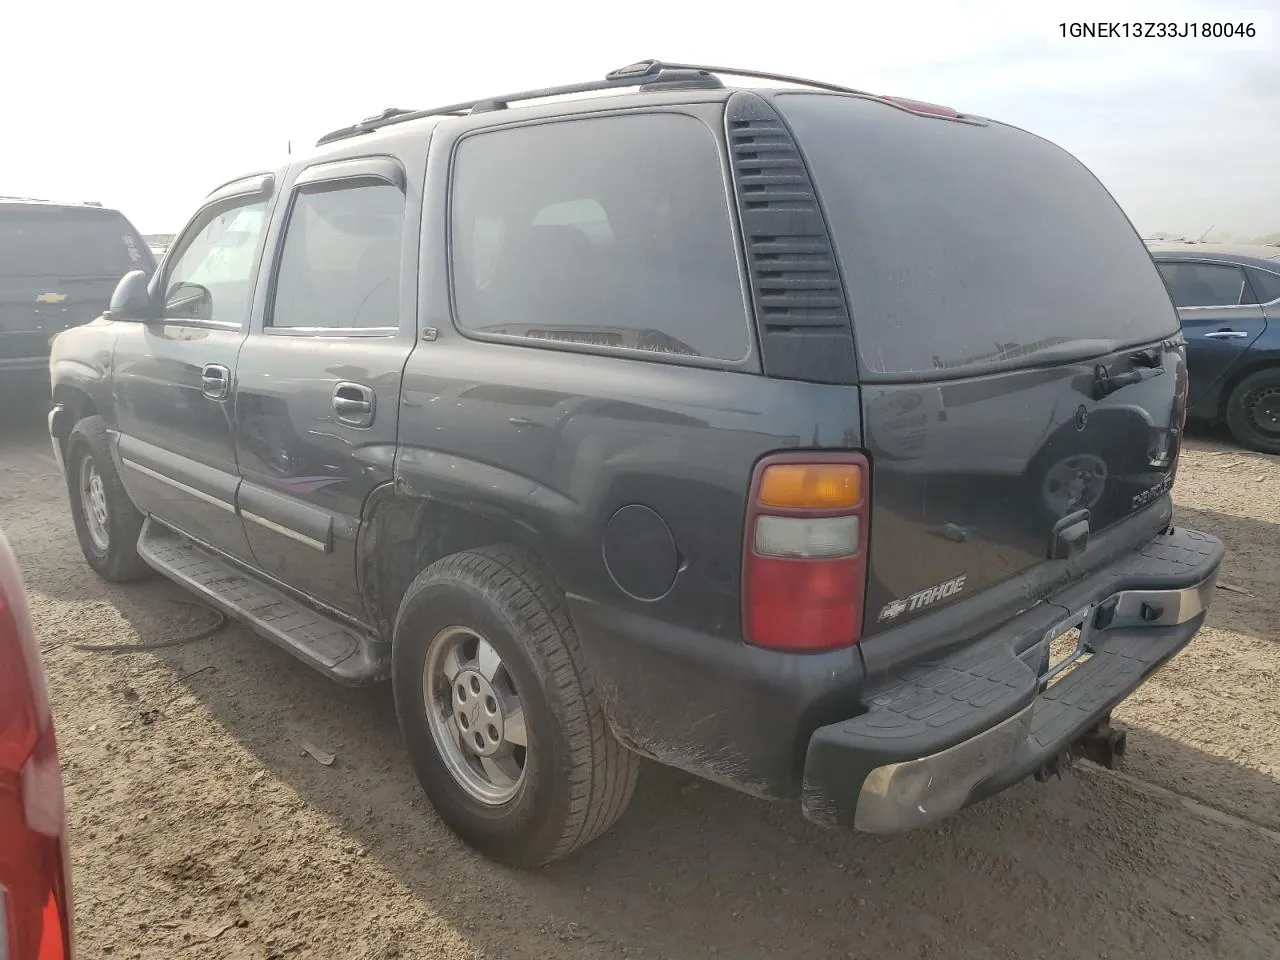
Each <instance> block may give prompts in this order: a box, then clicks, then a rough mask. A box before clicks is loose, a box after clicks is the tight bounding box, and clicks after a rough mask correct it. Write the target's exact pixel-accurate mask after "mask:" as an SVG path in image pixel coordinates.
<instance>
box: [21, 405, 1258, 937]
mask: <svg viewBox="0 0 1280 960" xmlns="http://www.w3.org/2000/svg"><path fill="white" fill-rule="evenodd" d="M6 421H7V422H5V423H0V527H3V528H4V530H5V531H6V533H7V535H8V537H9V539H10V541H11V542H12V544H13V547H14V549H15V550H16V551H17V553H18V556H19V559H20V561H21V563H22V565H23V568H24V570H25V572H26V577H27V583H28V587H29V589H30V592H31V594H32V606H33V612H34V615H35V618H36V625H37V629H38V630H39V633H40V637H41V643H42V647H43V650H44V656H45V658H46V663H47V667H48V672H49V677H50V683H51V687H52V696H53V701H54V708H55V711H56V715H57V720H58V724H59V734H60V739H61V743H62V756H63V761H64V771H65V777H66V782H67V792H68V799H69V804H70V819H71V827H72V835H71V846H72V856H73V859H74V864H75V883H76V894H77V901H78V905H77V911H78V917H77V919H78V926H79V937H80V943H81V956H82V957H86V958H91V960H92V958H99V957H111V958H126V957H127V958H172V957H175V956H184V957H192V958H203V957H230V958H239V957H253V958H269V957H281V958H283V957H316V958H326V960H335V958H365V957H374V958H389V957H403V958H409V957H427V958H445V957H448V958H463V957H486V958H494V960H516V958H545V957H565V958H588V957H590V958H616V957H626V958H638V957H673V958H674V957H705V956H711V955H720V956H727V957H748V956H786V957H804V958H820V957H928V958H965V960H977V958H997V957H1000V958H1004V957H1007V958H1018V960H1029V958H1035V957H1053V958H1055V960H1069V958H1089V960H1096V958H1104V957H1106V958H1113V960H1118V958H1127V957H1135V958H1136V957H1161V958H1164V960H1177V958H1184V957H1187V958H1189V957H1223V958H1232V960H1246V958H1253V957H1270V958H1275V957H1280V784H1278V781H1280V742H1278V739H1280V738H1278V736H1277V731H1278V730H1280V722H1278V721H1280V599H1277V589H1276V588H1277V585H1280V461H1278V460H1277V459H1275V458H1269V457H1264V456H1259V455H1255V454H1249V453H1244V452H1242V451H1240V450H1239V449H1238V448H1235V447H1233V446H1231V445H1230V444H1229V443H1226V442H1223V441H1221V440H1218V439H1216V438H1214V437H1201V438H1198V439H1195V440H1193V441H1192V442H1191V443H1190V446H1189V449H1188V450H1187V451H1186V453H1185V455H1184V466H1183V469H1182V473H1181V478H1180V479H1179V481H1178V484H1177V489H1176V492H1175V493H1176V497H1177V501H1178V504H1179V507H1178V513H1179V518H1180V522H1182V523H1185V524H1187V525H1188V526H1194V527H1198V528H1200V529H1204V530H1209V531H1212V532H1213V533H1216V534H1218V535H1219V536H1221V537H1222V538H1223V539H1224V540H1226V542H1227V543H1228V545H1229V547H1230V554H1229V555H1228V558H1227V561H1226V565H1225V567H1224V570H1223V573H1222V580H1223V581H1224V582H1225V583H1228V584H1230V585H1232V586H1235V587H1238V588H1240V589H1241V590H1244V591H1247V592H1246V593H1235V592H1230V591H1227V590H1219V591H1218V592H1217V597H1216V604H1215V607H1214V609H1213V613H1212V616H1211V618H1210V621H1209V626H1208V628H1206V629H1205V630H1204V631H1203V632H1202V633H1201V634H1200V636H1199V638H1198V639H1197V640H1196V641H1195V643H1194V644H1193V645H1192V646H1191V647H1190V648H1189V649H1188V650H1187V651H1186V652H1185V653H1184V654H1183V655H1182V656H1181V657H1179V658H1178V659H1177V660H1176V661H1175V662H1174V663H1173V664H1172V665H1171V666H1170V667H1169V668H1168V669H1166V670H1165V671H1163V672H1162V673H1160V674H1159V675H1157V676H1156V677H1155V678H1154V679H1153V680H1152V681H1151V682H1150V683H1148V684H1147V686H1146V687H1144V688H1143V689H1142V690H1141V691H1140V693H1139V694H1138V695H1137V696H1136V697H1134V698H1133V699H1132V700H1131V701H1130V702H1129V703H1128V704H1127V705H1126V706H1125V707H1124V709H1123V711H1122V717H1121V719H1123V720H1124V721H1125V722H1127V723H1128V724H1130V726H1131V734H1130V738H1129V756H1128V757H1127V758H1126V767H1125V771H1124V772H1123V773H1109V772H1106V771H1103V770H1100V769H1099V768H1096V767H1091V766H1089V765H1088V764H1080V765H1078V766H1076V767H1075V768H1073V769H1072V770H1070V771H1068V772H1067V774H1066V775H1065V777H1064V778H1063V779H1062V780H1061V781H1054V782H1051V783H1050V784H1048V785H1039V784H1036V783H1028V784H1023V785H1021V786H1019V787H1017V788H1015V789H1014V790H1012V791H1010V792H1008V793H1007V794H1005V795H1003V796H1001V797H998V798H996V799H995V800H993V801H991V802H988V803H986V804H983V805H980V806H979V807H977V808H975V809H971V810H969V811H966V812H965V813H963V814H962V815H960V816H959V817H957V818H955V819H954V820H952V821H951V822H950V823H948V824H947V825H945V826H943V827H942V828H940V829H937V830H934V831H932V832H924V833H916V834H911V835H905V836H899V837H893V838H888V839H884V838H875V837H868V836H861V835H856V834H853V833H844V832H826V831H823V830H819V829H817V828H815V827H812V826H810V825H809V824H808V823H806V821H804V820H803V818H802V817H801V816H800V814H799V812H798V810H796V809H792V808H790V807H787V806H775V805H769V804H765V803H763V802H760V801H756V800H752V799H749V798H747V797H744V796H739V795H737V794H734V793H732V792H730V791H727V790H724V789H720V788H717V787H714V786H711V785H709V784H704V783H701V782H696V781H693V780H691V779H689V778H687V777H684V776H683V775H680V774H676V773H674V772H672V771H669V770H665V769H661V768H659V767H656V766H652V765H647V766H646V767H645V769H644V770H643V771H642V774H641V784H640V787H639V790H638V791H637V795H636V798H635V802H634V803H633V804H632V806H631V809H630V811H629V812H628V813H627V815H626V816H625V817H624V818H623V820H622V822H621V823H620V824H619V825H618V827H617V828H616V829H615V830H614V831H613V832H612V833H610V834H609V835H608V836H606V837H605V838H603V839H602V840H601V841H599V842H597V843H596V844H594V845H593V846H591V847H590V848H588V849H587V850H585V851H583V852H582V853H580V854H579V855H577V856H575V857H574V858H572V859H571V860H569V861H568V862H564V863H561V864H558V865H556V866H554V867H552V868H549V869H547V870H545V871H542V872H540V873H537V874H525V875H522V874H518V873H514V872H512V871H508V870H505V869H502V868H499V867H496V866H493V865H492V864H490V863H488V862H487V861H484V860H482V859H480V858H478V857H477V856H475V855H474V854H472V853H470V852H469V851H468V850H466V849H465V848H463V847H462V846H461V845H460V844H459V843H458V842H457V841H455V840H454V839H453V838H452V836H451V835H450V834H449V833H448V832H447V831H446V830H445V829H444V827H443V826H442V825H441V823H440V821H439V820H438V819H437V818H436V816H435V814H434V813H433V812H432V810H431V807H430V805H429V804H428V803H427V802H426V801H425V799H424V797H423V795H422V793H421V792H420V790H419V788H418V786H417V784H416V782H415V781H414V779H413V776H412V774H411V773H410V771H409V767H408V764H407V762H406V760H405V758H404V756H403V754H402V752H401V748H400V744H399V742H398V737H397V733H396V728H395V722H394V717H393V714H392V709H391V704H390V697H389V693H388V691H387V690H385V689H375V690H364V691H351V690H345V689H341V688H339V687H337V686H335V685H333V684H331V683H330V682H329V681H327V680H325V679H324V678H322V677H321V676H319V675H318V674H315V673H313V672H311V670H309V669H308V668H307V667H305V666H303V665H302V664H300V663H298V662H296V661H294V660H292V659H291V658H289V657H288V656H287V655H286V654H284V653H282V652H280V651H279V650H277V649H275V648H274V647H272V646H270V645H268V644H267V643H265V642H262V641H259V640H257V639H255V638H254V637H253V636H251V635H250V634H248V633H247V632H246V631H244V630H242V629H240V628H238V627H228V628H227V629H225V630H223V631H222V632H220V633H219V634H217V635H216V636H215V637H213V638H211V639H209V640H204V641H200V642H198V643H194V644H191V645H189V646H184V647H177V648H173V649H169V650H164V651H160V652H159V653H158V654H156V655H145V656H127V657H120V656H110V655H100V654H89V653H81V652H78V651H75V650H72V649H71V648H70V647H69V646H68V643H69V642H76V641H87V642H136V641H147V640H156V639H161V638H165V637H169V636H174V635H176V634H177V633H178V632H179V631H190V630H194V629H198V628H199V627H200V626H202V625H203V621H202V620H201V617H202V614H200V613H199V611H192V610H191V609H189V608H186V607H181V606H177V605H175V604H173V603H172V602H171V600H172V599H174V598H181V597H182V594H181V592H180V591H179V590H178V589H177V588H176V587H173V586H172V585H169V584H167V583H165V582H163V581H160V580H151V581H147V582H144V583H142V584H139V585H134V586H129V587H112V586H108V585H105V584H103V583H102V582H101V581H99V580H98V579H97V578H96V577H95V576H94V575H93V574H92V573H91V572H90V571H89V569H88V567H87V566H86V565H85V564H84V562H83V561H82V559H81V557H80V553H79V550H78V548H77V545H76V541H75V538H74V535H73V533H72V528H71V522H70V520H69V517H68V513H67V508H66V498H65V493H64V490H63V488H62V485H61V481H60V480H59V478H58V476H57V474H56V471H55V467H54V463H53V459H52V457H51V455H50V454H49V452H48V443H47V440H46V439H45V437H44V435H43V432H42V426H43V425H42V423H41V418H40V415H39V413H38V412H34V413H30V414H22V415H18V414H15V412H14V411H12V410H10V411H7V414H6ZM303 741H309V742H311V743H313V744H315V745H317V746H319V747H321V748H323V749H324V750H328V751H331V752H333V753H336V754H337V762H336V763H335V764H334V765H333V766H331V767H326V766H321V765H320V764H319V763H317V762H316V761H315V760H314V759H312V758H311V757H310V756H308V755H306V754H305V753H304V752H303V751H302V749H301V746H300V744H301V743H302V742H303Z"/></svg>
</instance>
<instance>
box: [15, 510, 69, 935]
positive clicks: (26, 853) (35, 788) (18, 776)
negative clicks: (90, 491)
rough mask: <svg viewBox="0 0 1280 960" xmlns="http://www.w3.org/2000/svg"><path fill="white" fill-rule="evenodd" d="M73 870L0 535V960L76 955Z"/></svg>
mask: <svg viewBox="0 0 1280 960" xmlns="http://www.w3.org/2000/svg"><path fill="white" fill-rule="evenodd" d="M70 868H71V864H70V861H69V860H68V858H67V820H66V809H65V807H64V805H63V794H62V771H61V769H60V768H59V766H58V747H57V743H56V741H55V739H54V735H53V717H52V715H51V713H50V711H49V698H48V695H47V694H46V691H45V684H44V669H43V667H42V666H41V664H40V649H39V647H38V646H37V645H36V637H35V631H34V630H33V629H32V626H31V617H30V615H29V614H28V612H27V600H26V592H25V590H24V589H23V586H22V575H21V574H20V573H19V572H18V564H17V561H16V560H15V559H14V556H13V552H12V551H11V550H10V549H9V544H8V541H6V540H5V538H4V534H3V533H0V960H70V958H71V957H72V956H73V955H74V950H73V945H72V918H71V907H72V902H71V869H70Z"/></svg>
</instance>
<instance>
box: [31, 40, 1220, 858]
mask: <svg viewBox="0 0 1280 960" xmlns="http://www.w3.org/2000/svg"><path fill="white" fill-rule="evenodd" d="M728 75H738V76H743V75H745V76H750V77H755V78H760V77H761V76H763V77H764V78H765V79H770V77H769V75H760V74H755V73H751V72H749V71H731V70H722V69H718V68H702V67H692V66H688V65H671V64H661V63H657V62H645V63H641V64H636V65H634V66H632V67H628V68H624V69H622V70H620V71H616V72H615V73H613V74H611V75H610V76H609V77H608V78H607V79H605V80H603V81H598V82H591V83H583V84H576V85H572V86H567V87H560V88H554V89H551V90H534V91H527V92H525V93H520V94H511V95H506V96H500V97H495V98H490V99H487V100H479V101H474V102H467V103H459V104H451V105H448V106H444V107H440V108H438V109H434V110H421V111H403V110H389V111H387V112H386V113H384V114H382V115H380V116H378V117H375V118H372V119H370V120H367V121H364V122H362V123H359V124H356V125H354V126H352V127H348V128H344V129H342V130H339V131H336V132H334V133H333V134H330V135H329V136H326V137H325V138H324V139H323V140H322V141H321V143H320V145H319V149H318V150H317V151H316V152H315V153H314V154H313V155H311V156H309V157H307V158H305V159H298V160H295V161H293V162H292V163H291V164H290V165H289V166H287V167H284V168H281V169H278V170H275V171H265V172H262V173H259V174H256V175H253V176H248V177H243V178H241V179H238V180H234V181H231V182H229V183H227V184H225V185H223V186H222V187H219V188H218V189H217V190H215V191H214V192H213V193H212V194H211V195H210V196H209V198H208V199H207V201H206V203H205V205H204V206H203V207H202V208H201V210H200V211H199V212H197V213H196V215H195V217H194V218H193V219H192V220H191V222H190V223H189V224H188V225H187V227H186V228H185V229H184V230H183V231H182V233H181V234H180V235H179V236H178V237H177V239H176V240H175V241H174V244H173V246H172V247H171V248H170V250H169V252H168V254H167V257H166V259H165V263H164V265H163V267H162V269H161V271H160V272H159V273H158V275H157V276H156V277H154V278H153V279H152V280H150V281H149V282H148V280H147V278H146V277H145V276H144V275H142V274H141V273H138V274H135V275H132V276H130V277H126V278H125V279H124V280H123V281H122V282H121V283H120V286H119V287H118V288H117V290H116V293H115V296H114V299H113V300H112V303H111V309H110V311H109V313H108V314H107V315H105V316H104V317H102V318H101V319H100V320H97V321H95V322H94V323H92V324H89V325H88V326H85V327H82V328H79V329H76V330H73V331H70V332H68V333H65V334H63V335H62V336H60V337H59V338H58V340H57V341H56V343H55V346H54V355H53V359H52V378H53V384H54V392H55V407H54V409H53V411H52V414H51V416H50V429H51V433H52V435H53V440H54V446H55V448H56V451H57V453H58V455H59V456H60V457H63V458H64V459H65V464H66V474H67V478H68V491H69V494H70V498H71V505H72V510H73V516H74V518H75V523H76V528H77V531H78V533H79V536H80V541H81V544H82V546H83V548H84V553H85V556H86V558H87V559H88V562H89V563H90V564H91V565H92V566H93V567H94V568H95V569H96V570H98V571H99V572H100V573H101V574H102V575H103V576H106V577H108V578H111V579H126V578H131V577H136V576H140V575H142V574H144V573H146V572H148V571H149V570H152V569H154V570H158V571H160V572H161V573H162V574H164V575H165V576H167V577H170V578H171V579H173V580H175V581H177V582H178V583H180V584H182V585H183V586H185V587H187V588H189V589H190V590H191V591H193V592H194V593H196V594H197V595H199V596H201V597H203V598H204V599H205V600H207V601H208V602H209V603H210V604H213V605H215V606H217V607H219V608H220V609H222V610H224V611H226V612H228V613H230V614H232V615H234V616H236V617H239V618H240V619H242V620H243V621H244V622H246V623H248V624H250V625H251V626H252V627H253V628H254V629H255V630H257V631H258V632H259V633H261V634H262V635H263V636H264V637H266V638H268V639H270V640H272V641H274V642H275V643H278V644H280V645H281V646H283V647H285V648H286V649H288V650H290V651H291V652H293V653H295V654H296V655H297V656H298V657H300V658H301V659H302V660H304V661H306V662H307V663H309V664H311V665H312V666H313V667H315V668H317V669H318V670H321V671H323V672H324V673H326V674H328V675H330V676H332V677H333V678H335V679H336V680H339V681H342V682H346V683H369V682H374V681H380V680H384V679H387V678H389V679H390V680H391V686H392V689H393V691H394V696H395V701H396V706H397V710H398V713H399V717H400V723H401V727H402V730H403V734H404V738H405V740H406V741H407V744H408V748H409V753H410V755H411V757H412V759H413V763H414V765H415V767H416V770H417V772H418V775H419V777H420V779H421V781H422V783H423V786H424V787H425V789H426V791H427V793H428V794H429V795H430V797H431V800H432V802H433V803H434V804H435V806H436V808H437V809H438V811H439V812H440V815H441V816H442V817H443V818H444V819H445V820H446V821H447V822H448V823H449V824H450V825H451V826H452V827H453V828H454V829H455V830H457V832H458V833H459V834H461V835H462V836H463V837H464V838H465V839H466V840H467V841H469V842H470V843H472V844H474V845H475V846H476V847H478V848H480V849H481V850H483V851H485V852H486V853H487V854H489V855H491V856H493V857H496V858H499V859H501V860H504V861H507V862H511V863H516V864H524V865H530V864H539V863H544V862H547V861H549V860H552V859H554V858H556V857H559V856H562V855H564V854H566V853H568V852H569V851H571V850H573V849H574V848H576V847H578V846H580V845H581V844H583V843H586V842H588V841H589V840H591V839H592V838H593V837H595V836H597V835H599V834H600V833H602V832H603V831H604V830H606V829H607V828H608V827H609V826H610V824H612V823H613V822H614V821H615V820H616V819H617V818H618V816H619V815H621V813H622V811H623V809H624V808H625V807H626V804H627V801H628V799H629V798H630V796H631V792H632V789H633V786H634V784H635V778H636V771H637V763H638V757H640V756H645V757H650V758H653V759H655V760H657V761H659V762H662V763H666V764H670V765H673V766H676V767H680V768H683V769H685V770H687V771H691V772H693V773H695V774H697V775H699V776H702V777H706V778H708V779H711V780H714V781H716V782H719V783H723V784H727V785H729V786H731V787H734V788H736V789H739V790H743V791H746V792H748V793H751V794H754V795H756V796H759V797H768V798H775V799H784V800H790V801H792V802H798V803H800V804H801V805H802V807H803V809H804V811H805V814H806V815H807V816H808V817H809V818H811V819H812V820H815V821H817V822H819V823H823V824H831V825H837V824H839V825H849V826H854V827H857V828H859V829H863V830H870V831H892V830H901V829H905V828H909V827H915V826H921V825H925V824H929V823H932V822H934V821H935V820H937V819H938V818H940V817H943V816H945V815H946V814H949V813H951V812H954V811H956V810H958V809H959V808H961V807H963V806H965V805H967V804H970V803H973V802H975V801H977V800H980V799H982V798H983V797H986V796H989V795H990V794H992V793H994V792H996V791H998V790H1000V789H1002V788H1004V787H1006V786H1008V785H1009V784H1012V783H1014V782H1015V781H1017V780H1020V779H1022V778H1023V777H1026V776H1028V775H1031V774H1040V775H1043V774H1045V773H1048V772H1052V771H1055V770H1057V769H1058V768H1059V767H1060V765H1061V764H1062V763H1063V762H1065V761H1066V760H1067V759H1068V758H1070V757H1071V756H1073V755H1081V754H1082V755H1084V756H1087V757H1090V758H1093V759H1096V760H1100V761H1103V762H1108V763H1109V762H1111V761H1112V760H1113V759H1114V757H1115V755H1116V754H1118V753H1120V752H1122V751H1123V748H1124V743H1125V741H1124V733H1123V731H1122V730H1120V729H1119V728H1116V727H1113V726H1112V725H1111V724H1110V722H1109V721H1110V714H1111V710H1112V708H1113V707H1114V706H1115V705H1116V704H1117V703H1119V702H1120V701H1121V700H1123V699H1124V698H1125V697H1126V696H1128V695H1129V694H1130V693H1131V692H1132V691H1133V690H1134V689H1135V688H1136V687H1137V686H1138V685H1139V684H1141V683H1142V681H1143V680H1144V679H1145V678H1146V677H1147V676H1148V675H1150V674H1151V673H1152V672H1153V671H1154V670H1155V669H1157V668H1158V667H1159V666H1160V665H1161V664H1163V663H1164V662H1166V661H1167V660H1168V659H1169V658H1170V657H1172V656H1173V655H1174V654H1176V653H1177V652H1178V651H1179V650H1180V649H1182V647H1183V646H1185V645H1186V644H1187V643H1188V642H1189V641H1190V640H1191V638H1192V636H1193V635H1194V634H1195V632H1196V631H1197V630H1198V629H1199V628H1200V626H1201V624H1202V623H1203V622H1204V618H1205V615H1206V611H1207V608H1208V605H1209V601H1210V599H1211V596H1212V592H1213V585H1214V580H1215V577H1216V575H1217V570H1218V565H1219V563H1220V560H1221V558H1222V546H1221V544H1220V543H1219V542H1218V541H1216V540H1215V539H1213V538H1212V537H1208V536H1205V535H1203V534H1200V533H1196V532H1194V531H1190V530H1183V529H1174V528H1173V527H1172V526H1171V519H1170V518H1171V515H1172V507H1171V502H1170V489H1171V487H1172V486H1173V482H1174V474H1175V469H1176V466H1177V460H1178V453H1179V447H1180V443H1181V435H1182V425H1183V418H1184V413H1185V408H1186V385H1187V376H1186V364H1185V355H1184V347H1183V342H1182V339H1181V336H1180V334H1179V331H1178V320H1177V316H1176V315H1175V312H1174V309H1173V306H1172V304H1171V303H1170V300H1169V296H1168V294H1167V293H1166V291H1165V288H1164V286H1163V284H1162V283H1161V280H1160V276H1159V274H1158V273H1157V271H1156V269H1155V267H1154V266H1153V264H1152V262H1151V258H1150V256H1149V255H1148V254H1147V251H1146V249H1145V248H1144V246H1143V244H1142V242H1141V240H1140V239H1139V238H1138V237H1137V235H1136V234H1135V233H1134V231H1133V229H1132V227H1131V225H1130V224H1129V222H1128V220H1127V219H1126V218H1125V216H1124V215H1123V214H1122V213H1121V211H1120V210H1119V208H1118V207H1117V206H1116V204H1115V203H1114V202H1113V201H1112V199H1111V197H1110V196H1109V195H1108V194H1107V192H1106V190H1105V189H1103V187H1102V186H1101V185H1100V184H1099V183H1098V182H1097V180H1095V179H1094V177H1093V176H1092V175H1091V174H1090V173H1089V172H1088V171H1087V170H1086V169H1085V168H1084V167H1082V166H1081V165H1080V164H1079V163H1078V162H1077V161H1076V160H1074V159H1073V158H1072V157H1071V156H1069V155H1068V154H1066V153H1064V152H1063V151H1062V150H1060V149H1058V148H1057V147H1054V146H1053V145H1051V144H1049V143H1046V142H1045V141H1043V140H1041V139H1039V138H1037V137H1035V136H1032V135H1030V134H1028V133H1025V132H1023V131H1021V130H1017V129H1014V128H1012V127H1008V126H1005V125H1002V124H999V123H995V122H993V121H990V120H986V119H983V118H980V117H974V116H967V115H964V114H960V113H958V112H956V111H954V110H950V109H947V108H944V107H937V106H933V105H930V104H922V103H917V102H914V101H909V100H901V99H895V98H890V97H881V96H872V95H869V94H865V93H861V92H858V91H854V90H848V89H845V88H842V87H837V86H834V85H830V84H821V83H814V82H809V81H793V80H791V78H784V77H772V78H771V79H772V80H775V81H778V83H777V84H776V86H777V87H778V89H733V88H730V87H726V86H725V85H724V82H723V80H722V79H721V77H722V76H728ZM591 93H597V94H598V95H597V96H593V97H585V98H584V97H578V98H577V99H566V98H565V96H564V95H568V94H591Z"/></svg>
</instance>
